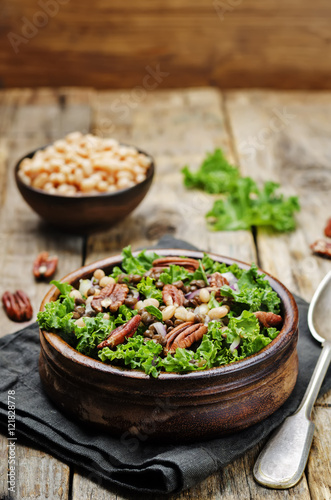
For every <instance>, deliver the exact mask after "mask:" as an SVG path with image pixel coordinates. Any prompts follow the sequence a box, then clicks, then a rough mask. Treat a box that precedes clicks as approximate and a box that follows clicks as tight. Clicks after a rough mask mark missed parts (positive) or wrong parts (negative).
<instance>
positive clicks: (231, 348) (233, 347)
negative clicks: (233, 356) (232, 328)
mask: <svg viewBox="0 0 331 500" xmlns="http://www.w3.org/2000/svg"><path fill="white" fill-rule="evenodd" d="M239 344H240V338H239V337H237V338H236V339H235V340H234V341H233V342H232V344H231V345H230V351H231V352H233V351H234V350H235V349H237V347H238V345H239Z"/></svg>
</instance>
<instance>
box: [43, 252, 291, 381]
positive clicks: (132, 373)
mask: <svg viewBox="0 0 331 500" xmlns="http://www.w3.org/2000/svg"><path fill="white" fill-rule="evenodd" d="M149 250H150V251H151V250H153V249H146V251H149ZM155 250H156V251H157V252H158V253H159V254H160V255H164V256H187V257H191V258H195V259H197V258H202V257H203V254H204V253H207V255H208V256H210V257H211V258H212V259H214V260H216V261H218V262H224V263H225V264H228V265H230V264H232V263H236V264H238V265H239V267H241V268H243V269H249V268H250V264H247V263H246V262H242V261H240V260H237V259H233V258H231V257H226V256H222V255H218V254H214V253H211V252H202V251H197V250H185V249H173V248H160V249H159V248H157V249H154V251H155ZM132 253H133V255H137V254H138V253H139V252H138V251H136V252H132ZM121 261H122V257H121V255H115V256H112V257H108V258H105V259H101V260H98V261H96V262H93V263H91V264H88V265H85V266H83V267H81V268H79V269H77V270H75V271H73V272H71V273H69V274H68V275H66V276H64V277H63V278H62V279H61V280H60V281H61V282H65V281H66V282H69V283H74V282H77V281H78V280H79V279H81V278H84V277H87V276H89V275H91V274H93V272H94V270H95V269H98V268H104V269H107V271H108V270H110V269H111V268H112V267H114V266H115V265H120V264H121ZM258 269H259V273H263V274H265V275H266V278H267V279H268V281H269V283H270V285H271V286H272V288H273V290H275V291H276V293H277V294H278V296H279V297H280V299H281V302H282V313H283V316H284V322H283V326H282V328H281V330H280V332H279V334H278V335H277V337H276V338H275V339H273V340H272V341H271V343H270V344H268V345H267V346H266V347H264V348H263V349H261V350H260V351H259V352H257V353H256V354H253V355H251V356H249V357H247V358H245V359H243V360H240V361H236V362H234V363H230V364H227V365H222V366H219V367H213V368H208V369H207V370H201V371H196V372H189V373H176V372H161V373H160V374H159V376H158V378H157V379H153V378H152V377H149V375H146V374H145V373H144V372H142V371H140V370H132V369H125V368H121V367H117V366H114V365H111V364H106V363H103V362H102V361H98V360H96V359H94V358H91V357H89V356H86V355H85V354H82V353H80V352H78V351H76V350H75V349H74V348H73V347H71V346H70V345H69V344H67V342H65V341H64V340H63V339H62V338H61V337H60V336H59V335H58V334H57V333H55V332H48V331H46V330H42V329H40V334H41V335H42V336H43V337H44V339H45V340H46V342H48V343H49V344H50V345H51V346H52V347H53V348H54V349H56V350H57V351H58V352H59V353H60V354H61V355H62V356H64V357H65V358H67V359H69V360H71V361H73V362H75V363H79V364H80V365H82V366H84V367H86V368H93V369H95V370H98V371H99V372H105V373H110V374H112V375H118V376H120V377H129V378H134V379H142V380H146V379H150V380H170V379H181V378H183V377H185V378H192V379H194V380H198V379H201V378H205V377H217V376H220V375H222V374H235V373H236V372H244V371H245V369H251V368H252V367H254V366H256V365H258V364H260V363H261V362H263V360H264V359H266V357H268V358H269V357H272V356H273V355H277V354H280V353H281V352H282V351H283V350H284V349H286V348H287V346H288V344H289V343H290V342H291V341H292V340H293V336H295V335H296V332H297V329H298V319H299V318H298V307H297V304H296V302H295V299H294V297H293V295H292V294H291V292H290V291H289V290H288V289H287V288H286V287H285V286H284V285H283V284H282V283H281V282H280V281H279V280H277V279H276V278H274V277H273V276H271V275H270V274H269V273H267V272H265V271H263V270H262V269H260V268H258ZM59 294H60V292H59V290H58V289H57V288H56V287H55V286H54V285H53V286H52V287H51V289H50V290H49V291H48V293H47V294H46V296H45V297H44V299H43V301H42V303H41V306H40V310H41V311H42V310H43V309H44V306H45V304H46V303H47V302H50V301H51V300H56V299H57V297H58V296H59Z"/></svg>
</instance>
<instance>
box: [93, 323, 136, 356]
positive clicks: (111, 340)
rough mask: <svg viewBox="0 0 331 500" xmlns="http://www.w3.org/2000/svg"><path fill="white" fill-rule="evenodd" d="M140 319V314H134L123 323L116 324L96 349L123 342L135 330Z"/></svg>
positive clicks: (114, 345)
mask: <svg viewBox="0 0 331 500" xmlns="http://www.w3.org/2000/svg"><path fill="white" fill-rule="evenodd" d="M140 321H141V316H140V315H139V314H136V316H134V317H133V318H131V319H130V321H128V322H127V323H125V324H124V325H121V326H118V327H117V328H115V330H113V331H112V332H110V334H109V335H108V337H107V338H106V339H105V340H103V341H102V342H101V343H100V344H99V345H98V346H97V348H98V349H103V348H104V347H116V346H117V345H118V344H123V342H124V340H125V339H126V338H129V337H132V335H133V334H134V333H135V332H136V331H137V328H138V326H139V323H140Z"/></svg>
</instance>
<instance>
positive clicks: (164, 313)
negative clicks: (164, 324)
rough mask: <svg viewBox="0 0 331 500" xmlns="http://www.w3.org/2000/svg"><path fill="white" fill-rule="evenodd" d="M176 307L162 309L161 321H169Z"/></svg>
mask: <svg viewBox="0 0 331 500" xmlns="http://www.w3.org/2000/svg"><path fill="white" fill-rule="evenodd" d="M176 309H177V308H176V306H167V307H165V308H164V309H163V311H162V319H163V321H167V319H170V318H172V317H173V315H174V314H175V311H176Z"/></svg>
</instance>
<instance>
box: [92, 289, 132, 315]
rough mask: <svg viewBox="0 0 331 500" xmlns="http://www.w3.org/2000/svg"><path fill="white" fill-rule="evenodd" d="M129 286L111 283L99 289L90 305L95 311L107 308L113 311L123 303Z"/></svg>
mask: <svg viewBox="0 0 331 500" xmlns="http://www.w3.org/2000/svg"><path fill="white" fill-rule="evenodd" d="M128 292H129V288H128V287H127V285H125V284H118V283H113V284H111V285H107V286H105V287H104V288H102V289H101V292H100V294H99V295H96V296H95V297H93V299H92V302H91V307H92V309H94V310H95V311H96V312H102V311H103V310H107V311H110V312H115V311H117V309H118V308H119V307H120V306H121V305H123V304H124V301H125V299H126V296H127V295H128Z"/></svg>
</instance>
